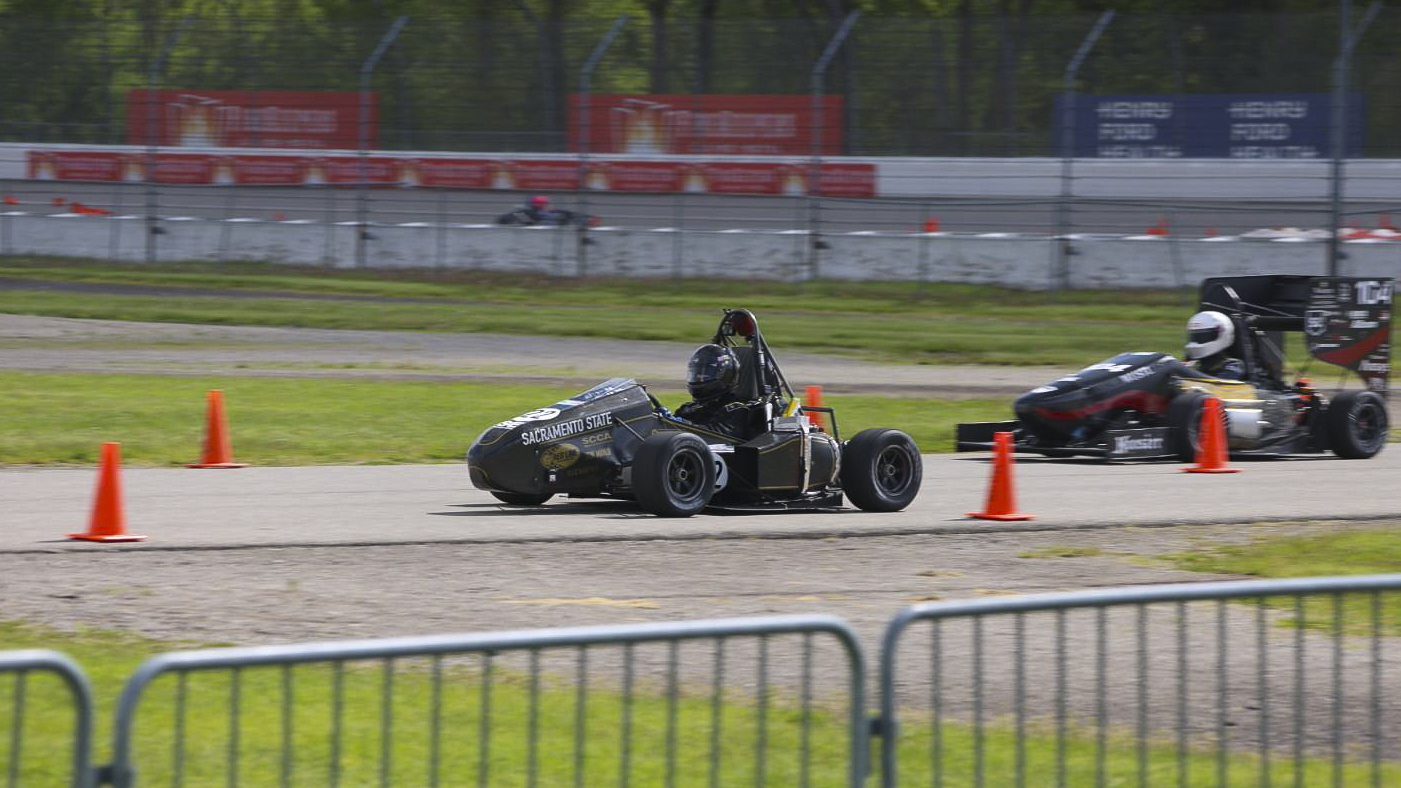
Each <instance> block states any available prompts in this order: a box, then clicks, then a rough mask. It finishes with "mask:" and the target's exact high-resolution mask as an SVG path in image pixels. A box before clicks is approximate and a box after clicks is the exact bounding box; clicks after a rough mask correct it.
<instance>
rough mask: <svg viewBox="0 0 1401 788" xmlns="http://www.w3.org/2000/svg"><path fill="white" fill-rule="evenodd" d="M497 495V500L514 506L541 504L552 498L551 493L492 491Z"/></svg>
mask: <svg viewBox="0 0 1401 788" xmlns="http://www.w3.org/2000/svg"><path fill="white" fill-rule="evenodd" d="M491 494H492V495H494V496H496V500H498V501H500V502H502V503H509V504H510V505H512V506H539V505H540V504H542V503H544V502H545V501H548V500H550V497H551V495H550V493H513V492H497V491H495V490H492V491H491Z"/></svg>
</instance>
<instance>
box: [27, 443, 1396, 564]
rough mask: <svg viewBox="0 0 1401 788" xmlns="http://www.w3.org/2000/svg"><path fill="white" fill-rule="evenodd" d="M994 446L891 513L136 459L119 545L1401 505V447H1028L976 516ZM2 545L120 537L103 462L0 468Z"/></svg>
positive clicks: (1209, 516)
mask: <svg viewBox="0 0 1401 788" xmlns="http://www.w3.org/2000/svg"><path fill="white" fill-rule="evenodd" d="M985 460H986V455H985V454H963V455H949V454H944V455H933V454H927V455H925V456H924V483H923V488H922V490H921V493H920V496H919V497H918V498H917V499H916V501H915V503H914V504H913V505H912V506H911V507H910V508H909V509H908V510H906V511H903V512H898V513H893V514H879V513H866V512H859V511H856V510H851V511H847V512H843V513H788V514H781V515H769V516H755V515H726V514H704V515H700V516H697V517H692V518H685V519H665V518H656V517H651V516H648V515H646V514H644V513H643V512H641V511H640V510H639V509H638V508H637V506H636V505H634V504H632V503H630V502H627V501H605V500H593V499H562V498H557V499H554V500H553V501H552V502H551V503H549V504H547V505H545V506H542V507H536V508H521V507H510V506H504V505H502V504H500V502H498V501H496V499H494V498H492V497H491V496H490V495H488V494H486V493H484V492H480V491H477V490H474V489H472V487H471V485H470V483H469V482H468V481H467V474H466V469H465V467H464V466H462V465H460V464H450V465H411V466H315V467H293V468H246V469H239V470H236V471H227V472H224V473H216V472H211V471H208V470H206V471H203V472H195V471H193V470H188V469H128V470H127V471H126V472H125V474H124V480H125V484H126V496H127V508H128V511H129V513H130V516H131V521H132V523H133V525H134V526H135V527H139V528H140V529H141V531H142V533H145V534H147V535H149V536H151V537H152V538H151V539H149V540H148V541H145V542H140V543H135V544H133V545H130V546H125V545H123V546H117V548H118V549H134V550H175V549H232V548H239V547H259V546H261V547H290V546H335V545H412V544H499V543H522V542H600V541H629V542H632V541H656V540H665V541H682V540H701V539H705V540H714V539H760V538H766V539H828V538H844V537H869V536H893V535H919V534H923V535H933V534H992V533H1020V532H1027V531H1043V530H1060V531H1074V530H1081V529H1097V528H1119V527H1123V526H1170V525H1182V524H1212V523H1231V522H1235V523H1253V522H1270V521H1274V522H1298V521H1310V520H1382V519H1389V518H1394V519H1401V485H1397V484H1395V479H1396V478H1397V476H1398V473H1401V452H1395V451H1391V452H1383V453H1382V454H1381V455H1380V456H1378V457H1376V458H1374V459H1372V460H1369V461H1344V460H1339V459H1336V458H1333V457H1331V456H1327V455H1320V456H1319V457H1318V458H1308V459H1291V460H1256V461H1248V462H1238V463H1236V466H1237V467H1240V468H1242V472H1241V473H1239V474H1191V473H1183V472H1182V468H1183V467H1184V466H1182V465H1180V464H1177V463H1156V462H1155V463H1138V464H1116V465H1106V464H1103V463H1100V462H1092V461H1085V460H1073V461H1067V460H1052V459H1046V458H1022V459H1021V461H1020V462H1018V463H1017V466H1016V469H1017V470H1016V484H1017V492H1018V496H1019V500H1020V503H1021V507H1022V508H1023V509H1024V510H1025V511H1026V512H1028V513H1031V514H1034V515H1035V519H1034V520H1030V521H1027V522H1021V523H994V522H988V521H983V520H976V519H970V518H968V517H967V516H966V514H965V513H966V512H967V511H969V510H974V509H978V508H980V507H981V504H982V503H983V491H984V490H985V489H986V486H987V482H988V477H989V472H990V471H989V468H990V466H989V464H988V463H987V462H986V461H985ZM0 479H3V482H2V483H0V510H3V511H4V512H5V515H4V520H5V527H4V531H5V543H4V544H3V545H0V553H15V552H48V551H74V550H102V549H108V550H110V549H112V547H114V546H110V545H92V544H88V543H84V542H76V541H70V540H67V539H66V538H64V537H63V535H64V534H66V533H68V532H69V531H72V530H74V526H75V524H81V523H83V522H85V521H86V520H85V518H86V515H87V513H88V510H89V502H90V500H91V495H92V488H93V485H94V479H95V474H94V472H93V471H92V470H86V469H84V470H71V469H13V468H12V469H5V470H3V471H0Z"/></svg>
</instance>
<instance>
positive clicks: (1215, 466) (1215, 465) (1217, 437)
mask: <svg viewBox="0 0 1401 788" xmlns="http://www.w3.org/2000/svg"><path fill="white" fill-rule="evenodd" d="M1224 421H1225V413H1224V412H1223V411H1222V410H1221V400H1220V399H1218V398H1216V397H1207V400H1206V407H1204V408H1202V426H1201V428H1200V429H1199V430H1198V431H1197V432H1198V434H1199V435H1200V436H1201V440H1200V441H1198V444H1197V464H1196V465H1193V466H1192V467H1190V468H1183V469H1182V470H1184V471H1186V472H1187V473H1240V468H1229V467H1227V466H1226V460H1227V459H1228V456H1227V451H1226V425H1225V424H1224V423H1223V422H1224Z"/></svg>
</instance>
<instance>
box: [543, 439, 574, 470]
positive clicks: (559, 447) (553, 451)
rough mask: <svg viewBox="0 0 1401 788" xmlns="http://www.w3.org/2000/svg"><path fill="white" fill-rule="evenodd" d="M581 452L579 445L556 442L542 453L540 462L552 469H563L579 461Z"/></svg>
mask: <svg viewBox="0 0 1401 788" xmlns="http://www.w3.org/2000/svg"><path fill="white" fill-rule="evenodd" d="M579 454H580V452H579V447H578V446H575V445H574V444H572V443H556V444H555V445H553V446H547V447H545V450H544V451H543V452H541V453H540V464H541V465H543V466H545V467H546V468H549V469H550V470H554V471H558V470H562V469H564V468H568V467H569V466H571V465H573V464H574V463H576V462H578V461H579Z"/></svg>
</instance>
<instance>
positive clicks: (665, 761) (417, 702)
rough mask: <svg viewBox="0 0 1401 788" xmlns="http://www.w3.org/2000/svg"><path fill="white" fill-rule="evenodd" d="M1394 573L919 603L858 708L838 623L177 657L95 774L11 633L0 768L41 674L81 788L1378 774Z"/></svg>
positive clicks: (1214, 781)
mask: <svg viewBox="0 0 1401 788" xmlns="http://www.w3.org/2000/svg"><path fill="white" fill-rule="evenodd" d="M1398 590H1401V574H1390V575H1371V576H1354V577H1326V578H1309V579H1298V580H1271V581H1247V582H1224V583H1216V582H1213V583H1191V584H1176V585H1166V586H1157V587H1136V588H1119V589H1111V590H1102V591H1080V592H1070V593H1054V594H1043V595H1036V596H1016V597H1001V598H982V599H973V600H959V601H950V602H934V603H925V604H920V605H916V606H913V607H910V608H907V609H906V610H904V611H902V612H901V613H900V614H899V615H898V616H897V617H896V618H895V619H894V620H892V621H891V622H890V624H889V625H888V627H887V629H886V632H885V635H884V639H883V642H882V652H881V659H880V668H881V676H880V698H879V704H880V709H879V714H878V716H876V717H875V718H874V719H868V718H867V716H866V714H867V708H866V699H865V681H866V665H865V659H864V656H863V651H862V649H861V647H860V644H859V642H858V641H857V639H856V637H855V635H854V633H853V631H852V630H851V628H850V627H849V626H848V625H847V624H846V623H845V622H844V621H842V620H841V619H838V618H835V617H831V616H780V617H759V618H741V619H719V620H710V621H695V622H678V623H657V624H635V625H623V626H596V627H578V628H561V629H540V630H524V631H517V632H503V633H489V634H469V635H445V636H434V637H411V638H390V639H379V640H358V641H345V642H332V643H317V644H304V645H289V646H265V647H236V648H216V649H204V650H198V651H186V652H174V653H168V654H163V655H159V656H156V657H154V658H152V659H150V660H148V661H147V662H146V663H145V664H144V665H143V666H142V667H141V668H140V669H139V670H138V671H137V672H136V673H135V674H134V675H132V676H131V678H130V679H129V680H128V681H127V683H126V686H125V688H124V690H123V692H122V695H121V698H120V701H119V704H118V707H117V712H116V721H115V726H114V730H113V736H114V738H113V762H112V764H111V765H110V766H103V767H96V766H93V765H92V754H91V731H92V717H93V702H92V697H91V692H90V690H89V688H88V682H87V679H86V678H85V677H84V675H83V673H82V671H81V670H80V669H79V668H78V667H77V666H76V665H75V664H73V662H72V661H71V660H69V659H68V658H67V657H64V656H63V655H61V654H56V653H54V652H50V651H16V652H7V653H0V674H11V673H12V674H14V676H15V681H14V684H13V690H11V691H10V692H8V693H5V692H3V691H0V722H9V723H10V727H9V729H8V731H6V730H5V728H4V727H3V726H0V735H3V738H4V739H7V740H8V751H7V750H6V749H4V742H0V755H7V756H8V757H7V758H6V759H5V760H3V761H0V779H4V780H5V781H6V782H5V785H6V786H7V788H16V787H17V786H20V785H26V786H27V785H31V784H35V782H36V780H37V779H38V778H37V777H36V776H35V775H40V774H43V772H41V771H38V770H34V769H29V770H26V767H25V766H24V765H23V764H22V759H23V756H24V755H25V748H24V746H23V745H24V743H25V741H26V728H25V723H26V711H27V709H28V706H29V705H30V695H31V694H32V692H31V691H28V685H27V682H26V679H27V675H28V673H29V672H31V671H36V670H40V671H49V672H52V673H56V674H57V675H58V676H59V677H60V678H61V679H62V681H64V682H65V683H66V684H67V686H68V688H69V690H70V692H71V694H72V697H73V702H74V706H75V709H76V714H75V717H74V723H73V730H74V734H73V736H72V742H71V743H72V753H71V756H72V780H71V784H72V785H73V786H75V788H91V787H92V786H93V785H95V784H108V783H110V784H111V785H114V786H117V788H131V787H132V786H137V785H140V786H148V785H172V786H181V787H182V788H183V786H187V785H189V786H194V785H206V784H208V785H214V784H217V785H221V786H228V787H229V788H236V787H237V786H238V785H240V784H248V785H268V786H271V785H277V786H292V785H302V784H324V785H331V786H340V785H381V786H388V785H422V786H435V787H436V786H440V785H478V786H489V785H506V784H510V785H517V784H518V785H524V786H528V788H534V787H535V786H540V785H573V786H578V787H579V788H582V786H597V785H601V784H608V783H613V784H615V785H618V786H622V787H623V788H630V786H632V785H639V786H640V785H649V786H650V785H660V786H667V788H671V786H676V785H683V784H684V785H700V786H707V788H719V787H720V786H731V785H737V784H738V785H754V786H764V785H783V786H790V785H791V786H798V787H799V788H809V786H814V785H829V784H830V785H838V784H841V785H846V786H848V788H859V787H860V786H862V785H864V784H865V783H866V781H867V777H868V775H869V774H870V772H871V763H870V759H869V752H870V748H871V746H872V741H871V737H872V736H873V735H875V736H878V737H879V738H880V740H881V741H880V744H879V747H880V765H881V769H880V782H881V784H882V785H883V786H885V788H893V787H894V786H897V785H912V784H927V785H932V786H936V787H937V788H942V786H945V785H948V786H959V788H982V787H983V786H1016V787H1017V788H1021V787H1022V786H1027V785H1038V786H1055V788H1066V787H1067V786H1089V785H1094V786H1106V785H1116V786H1140V787H1141V788H1146V787H1147V786H1149V785H1155V786H1156V785H1171V786H1180V787H1183V788H1185V786H1189V785H1196V786H1200V785H1210V786H1220V787H1221V788H1225V786H1228V785H1258V786H1271V785H1278V786H1295V787H1296V788H1302V787H1303V786H1315V785H1317V786H1330V788H1340V787H1341V786H1345V785H1346V786H1354V785H1356V786H1370V787H1371V788H1381V786H1385V785H1397V784H1401V759H1399V758H1398V756H1399V755H1401V725H1398V722H1399V721H1401V697H1398V693H1397V692H1396V691H1395V690H1396V688H1397V687H1398V686H1401V674H1398V673H1397V670H1398V668H1397V663H1398V660H1401V656H1398V655H1397V654H1395V653H1394V649H1395V646H1394V641H1395V638H1394V637H1391V636H1392V635H1394V634H1395V629H1394V628H1395V627H1396V626H1397V619H1398V613H1401V604H1398V599H1397V597H1396V596H1394V595H1390V594H1387V593H1386V592H1395V591H1398ZM1240 603H1246V604H1240ZM917 625H928V632H929V637H928V640H927V641H926V640H924V639H921V638H917V637H915V636H913V634H912V633H913V632H915V631H917V630H918V627H917ZM911 667H913V668H914V669H913V670H911V669H910V668H911ZM3 688H4V685H3V684H0V689H3ZM7 697H8V699H9V700H10V701H12V702H11V703H9V704H7V703H6V702H5V701H6V698H7ZM7 705H8V706H9V707H10V708H8V709H7V708H6V706H7ZM191 710H195V712H194V713H192V711H191ZM7 712H8V716H6V714H7ZM138 728H139V730H140V735H139V736H138ZM50 740H52V739H50ZM49 755H50V758H49V761H50V762H51V761H52V753H49ZM50 770H52V766H51V764H50ZM46 782H49V783H53V782H55V781H54V780H52V779H49V780H47V781H46Z"/></svg>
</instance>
